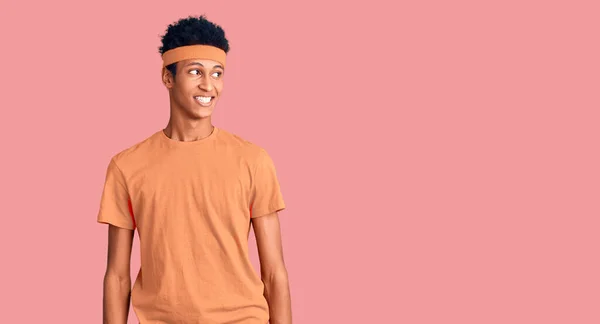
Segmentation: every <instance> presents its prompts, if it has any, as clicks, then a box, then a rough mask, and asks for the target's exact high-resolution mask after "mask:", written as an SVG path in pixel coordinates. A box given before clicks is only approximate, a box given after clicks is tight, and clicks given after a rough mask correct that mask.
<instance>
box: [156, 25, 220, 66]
mask: <svg viewBox="0 0 600 324" xmlns="http://www.w3.org/2000/svg"><path fill="white" fill-rule="evenodd" d="M161 40H162V46H160V47H159V48H158V51H159V53H160V54H161V55H162V54H164V53H165V52H166V51H168V50H170V49H174V48H177V47H180V46H187V45H211V46H215V47H218V48H220V49H222V50H223V51H225V53H228V52H229V41H227V38H225V31H224V30H223V28H221V26H219V25H217V24H215V23H213V22H211V21H209V20H207V19H206V16H204V15H201V16H199V17H194V16H189V17H187V18H182V19H180V20H178V21H177V22H175V23H173V24H171V25H169V27H167V31H166V33H165V34H164V35H163V36H162V37H161ZM167 69H168V70H169V71H170V72H171V73H172V74H173V76H175V72H176V71H177V68H176V63H173V64H170V65H168V66H167Z"/></svg>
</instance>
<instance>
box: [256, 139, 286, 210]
mask: <svg viewBox="0 0 600 324" xmlns="http://www.w3.org/2000/svg"><path fill="white" fill-rule="evenodd" d="M252 184H253V185H252V194H251V199H250V217H252V218H255V217H260V216H265V215H268V214H271V213H274V212H278V211H281V210H283V209H285V203H284V200H283V196H282V194H281V190H280V185H279V180H278V179H277V172H276V170H275V165H274V163H273V160H272V159H271V157H270V156H269V154H268V153H267V152H266V151H265V150H264V149H261V152H260V154H259V156H258V158H257V161H256V165H255V170H254V174H253V181H252Z"/></svg>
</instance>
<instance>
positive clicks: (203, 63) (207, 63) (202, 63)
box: [177, 59, 223, 69]
mask: <svg viewBox="0 0 600 324" xmlns="http://www.w3.org/2000/svg"><path fill="white" fill-rule="evenodd" d="M177 65H178V67H179V68H185V67H192V66H193V67H204V68H205V69H213V68H223V66H222V65H221V63H219V62H217V61H214V60H208V59H189V60H183V61H179V62H178V63H177Z"/></svg>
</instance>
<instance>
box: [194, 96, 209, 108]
mask: <svg viewBox="0 0 600 324" xmlns="http://www.w3.org/2000/svg"><path fill="white" fill-rule="evenodd" d="M213 98H214V97H204V96H196V97H194V99H196V101H197V102H198V103H199V104H200V105H201V106H205V107H207V106H210V105H211V103H212V100H213Z"/></svg>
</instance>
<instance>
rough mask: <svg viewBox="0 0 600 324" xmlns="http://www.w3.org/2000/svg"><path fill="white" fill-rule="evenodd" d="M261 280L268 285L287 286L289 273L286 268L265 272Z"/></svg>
mask: <svg viewBox="0 0 600 324" xmlns="http://www.w3.org/2000/svg"><path fill="white" fill-rule="evenodd" d="M261 280H262V281H263V283H264V284H266V285H273V284H287V283H288V273H287V270H286V268H285V267H277V268H275V269H269V270H265V271H263V273H262V275H261Z"/></svg>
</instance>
